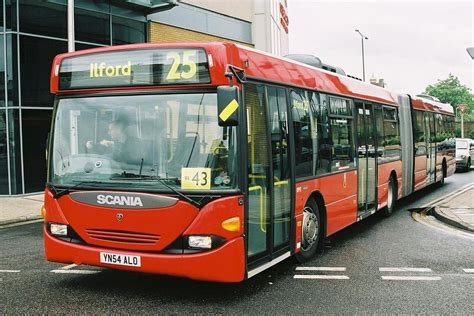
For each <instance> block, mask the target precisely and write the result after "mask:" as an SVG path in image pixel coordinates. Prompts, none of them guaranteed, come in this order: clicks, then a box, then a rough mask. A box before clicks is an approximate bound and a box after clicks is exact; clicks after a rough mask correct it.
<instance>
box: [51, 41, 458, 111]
mask: <svg viewBox="0 0 474 316" xmlns="http://www.w3.org/2000/svg"><path fill="white" fill-rule="evenodd" d="M191 48H195V49H204V50H205V52H206V55H207V62H208V68H209V73H210V82H207V83H203V82H193V83H189V84H187V85H186V86H183V85H179V86H178V85H172V84H168V85H162V86H161V88H163V89H164V88H172V89H179V88H183V87H186V88H197V87H199V88H205V87H216V86H219V85H227V84H229V79H228V78H227V77H226V76H225V73H226V71H227V65H233V66H236V67H239V68H241V69H243V70H244V72H245V75H246V77H247V78H248V79H252V80H262V81H267V82H273V83H275V84H283V85H291V86H294V87H300V88H306V89H311V90H317V91H321V92H327V93H332V94H336V95H340V96H345V97H351V98H356V99H362V100H368V101H372V102H378V103H383V104H389V105H398V96H399V94H397V93H394V92H391V91H389V90H387V89H385V88H381V87H378V86H375V85H372V84H369V83H365V82H362V81H360V80H356V79H353V78H350V77H347V76H343V75H340V74H336V73H333V72H329V71H326V70H324V69H320V68H316V67H312V66H309V65H306V64H303V63H300V62H297V61H294V60H290V59H286V58H282V57H278V56H274V55H271V54H268V53H266V52H262V51H258V50H255V49H252V48H249V47H246V46H242V45H238V44H235V43H231V42H206V43H202V42H186V43H160V44H152V43H142V44H131V45H120V46H111V47H101V48H93V49H87V50H81V51H76V52H73V53H66V54H60V55H58V56H56V58H55V59H54V61H53V68H52V71H51V92H52V93H57V94H60V93H84V92H88V93H91V92H102V91H104V89H106V90H107V91H109V90H125V89H131V88H133V89H134V90H137V89H156V85H155V86H153V85H147V86H133V87H126V86H121V87H107V88H100V87H99V88H97V89H94V88H87V89H71V90H62V89H60V88H59V78H58V74H59V71H60V67H61V65H62V62H63V61H64V60H65V59H68V58H75V57H80V56H87V55H91V56H93V55H95V54H97V55H99V54H104V53H111V52H126V51H145V50H150V49H157V50H160V49H191ZM91 73H92V70H91ZM412 100H413V104H414V106H415V107H416V108H418V109H423V110H427V111H433V112H441V113H445V114H452V113H453V109H452V107H451V106H450V105H449V104H443V103H439V102H436V101H432V100H425V99H421V98H419V97H412Z"/></svg>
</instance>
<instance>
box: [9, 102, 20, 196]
mask: <svg viewBox="0 0 474 316" xmlns="http://www.w3.org/2000/svg"><path fill="white" fill-rule="evenodd" d="M19 122H20V111H19V110H8V118H7V124H8V133H9V135H8V145H9V156H10V181H11V193H12V194H21V193H23V189H22V185H21V184H22V178H21V155H20V153H21V150H20V143H21V138H20V124H19Z"/></svg>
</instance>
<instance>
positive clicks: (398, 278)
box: [382, 275, 441, 281]
mask: <svg viewBox="0 0 474 316" xmlns="http://www.w3.org/2000/svg"><path fill="white" fill-rule="evenodd" d="M382 280H389V281H439V280H441V277H439V276H432V277H431V276H401V275H382Z"/></svg>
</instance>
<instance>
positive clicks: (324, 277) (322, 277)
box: [293, 274, 349, 280]
mask: <svg viewBox="0 0 474 316" xmlns="http://www.w3.org/2000/svg"><path fill="white" fill-rule="evenodd" d="M293 279H313V280H314V279H317V280H349V277H348V276H347V275H321V274H315V275H301V274H297V275H295V276H293Z"/></svg>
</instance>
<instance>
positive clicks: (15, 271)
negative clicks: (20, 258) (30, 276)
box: [0, 270, 21, 273]
mask: <svg viewBox="0 0 474 316" xmlns="http://www.w3.org/2000/svg"><path fill="white" fill-rule="evenodd" d="M20 271H21V270H0V273H18V272H20Z"/></svg>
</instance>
